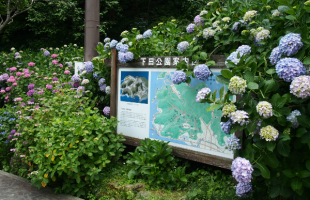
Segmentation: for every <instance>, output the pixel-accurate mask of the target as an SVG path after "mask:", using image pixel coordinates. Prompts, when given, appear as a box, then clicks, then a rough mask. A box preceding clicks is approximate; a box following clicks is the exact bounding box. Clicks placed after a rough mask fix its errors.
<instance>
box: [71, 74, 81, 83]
mask: <svg viewBox="0 0 310 200" xmlns="http://www.w3.org/2000/svg"><path fill="white" fill-rule="evenodd" d="M71 80H72V81H73V82H74V83H78V82H80V80H81V79H80V76H79V75H77V74H74V75H73V76H72V77H71Z"/></svg>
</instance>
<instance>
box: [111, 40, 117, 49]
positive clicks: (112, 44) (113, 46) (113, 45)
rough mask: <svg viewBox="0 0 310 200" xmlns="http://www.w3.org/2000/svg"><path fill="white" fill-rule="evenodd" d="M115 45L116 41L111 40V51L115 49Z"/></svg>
mask: <svg viewBox="0 0 310 200" xmlns="http://www.w3.org/2000/svg"><path fill="white" fill-rule="evenodd" d="M116 44H117V41H116V40H112V41H111V42H110V48H111V49H113V48H115V47H116Z"/></svg>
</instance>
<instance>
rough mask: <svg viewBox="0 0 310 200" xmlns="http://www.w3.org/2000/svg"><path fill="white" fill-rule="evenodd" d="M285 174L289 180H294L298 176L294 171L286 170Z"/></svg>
mask: <svg viewBox="0 0 310 200" xmlns="http://www.w3.org/2000/svg"><path fill="white" fill-rule="evenodd" d="M282 172H283V174H284V175H285V176H287V177H289V178H294V177H295V176H296V174H295V173H294V172H293V170H291V169H286V170H284V171H282Z"/></svg>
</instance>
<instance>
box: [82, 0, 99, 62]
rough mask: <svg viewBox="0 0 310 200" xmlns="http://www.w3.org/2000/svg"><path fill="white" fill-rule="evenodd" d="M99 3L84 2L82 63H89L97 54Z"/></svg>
mask: <svg viewBox="0 0 310 200" xmlns="http://www.w3.org/2000/svg"><path fill="white" fill-rule="evenodd" d="M99 25H100V1H99V0H85V28H84V33H85V35H84V61H85V62H86V61H91V60H92V58H93V57H95V56H97V55H98V53H97V51H96V50H95V48H96V47H97V45H98V42H99V37H100V35H99Z"/></svg>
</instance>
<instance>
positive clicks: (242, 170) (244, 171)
mask: <svg viewBox="0 0 310 200" xmlns="http://www.w3.org/2000/svg"><path fill="white" fill-rule="evenodd" d="M231 171H232V175H233V177H234V178H235V179H236V181H238V182H241V183H250V182H251V179H252V173H253V171H254V169H253V166H252V165H251V163H250V161H249V160H247V159H245V158H241V157H237V158H236V159H235V160H234V161H233V162H232V165H231Z"/></svg>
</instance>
